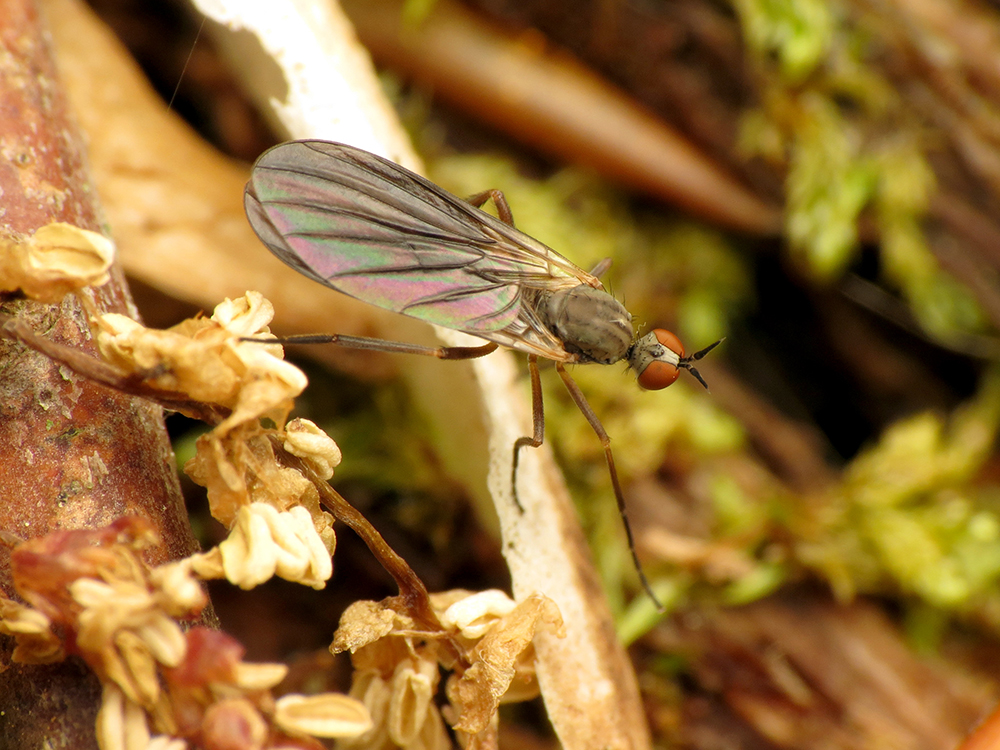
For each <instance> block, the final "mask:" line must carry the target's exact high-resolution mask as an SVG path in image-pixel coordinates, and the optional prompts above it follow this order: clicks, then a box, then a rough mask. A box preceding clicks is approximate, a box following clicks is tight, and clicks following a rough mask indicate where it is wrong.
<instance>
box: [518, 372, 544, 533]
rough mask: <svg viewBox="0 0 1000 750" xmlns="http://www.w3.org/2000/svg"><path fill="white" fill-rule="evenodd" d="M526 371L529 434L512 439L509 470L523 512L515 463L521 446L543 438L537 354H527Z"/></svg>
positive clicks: (538, 444)
mask: <svg viewBox="0 0 1000 750" xmlns="http://www.w3.org/2000/svg"><path fill="white" fill-rule="evenodd" d="M528 373H529V374H530V376H531V436H530V437H528V436H525V437H521V438H518V439H517V440H515V441H514V461H513V464H512V467H511V470H510V486H511V491H512V493H513V495H514V503H515V504H516V505H517V509H518V510H519V511H521V512H522V513H523V512H524V506H523V505H521V500H520V499H519V498H518V496H517V464H518V461H519V459H520V457H521V448H525V447H528V446H530V447H532V448H537V447H538V446H540V445H541V444H542V441H543V440H544V439H545V410H544V407H543V406H542V379H541V376H539V374H538V356H537V355H535V354H529V355H528Z"/></svg>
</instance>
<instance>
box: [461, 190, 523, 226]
mask: <svg viewBox="0 0 1000 750" xmlns="http://www.w3.org/2000/svg"><path fill="white" fill-rule="evenodd" d="M491 199H492V201H493V205H494V206H496V207H497V217H498V218H499V219H500V221H502V222H503V223H504V224H508V225H510V226H514V212H513V211H511V210H510V204H509V203H508V202H507V198H506V197H504V194H503V191H502V190H497V189H496V188H494V189H493V190H484V191H483V192H481V193H476V194H475V195H471V196H469V197H468V198H466V200H467V201H468V202H469V203H471V204H472V205H473V206H475V207H476V208H482V207H483V204H484V203H486V201H488V200H491Z"/></svg>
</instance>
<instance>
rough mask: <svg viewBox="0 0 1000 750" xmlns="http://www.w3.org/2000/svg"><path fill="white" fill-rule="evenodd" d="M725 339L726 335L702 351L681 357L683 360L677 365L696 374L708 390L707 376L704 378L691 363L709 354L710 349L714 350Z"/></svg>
mask: <svg viewBox="0 0 1000 750" xmlns="http://www.w3.org/2000/svg"><path fill="white" fill-rule="evenodd" d="M725 340H726V337H725V336H723V337H722V338H721V339H719V340H718V341H716V342H715V343H714V344H709V345H708V346H706V347H705V348H704V349H701V350H700V351H697V352H695V353H694V354H692V355H691V356H690V357H681V361H680V362H678V363H677V366H678V367H681V368H683V369H685V370H687V371H688V372H689V373H691V374H692V375H694V376H695V378H696V379H697V381H698V382H699V383H701V384H702V385H703V386H704V387H705V390H706V391H707V390H708V383H706V382H705V378H703V377H702V376H701V373H700V372H698V370H697V368H696V367H695V366H694V365H693V364H691V363H692V362H697V361H698V360H699V359H701V358H702V357H704V356H705V355H706V354H708V353H709V352H710V351H712V350H713V349H714V348H715V347H717V346H718V345H719V344H721V343H722V342H723V341H725Z"/></svg>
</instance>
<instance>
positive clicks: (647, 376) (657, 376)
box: [638, 328, 684, 391]
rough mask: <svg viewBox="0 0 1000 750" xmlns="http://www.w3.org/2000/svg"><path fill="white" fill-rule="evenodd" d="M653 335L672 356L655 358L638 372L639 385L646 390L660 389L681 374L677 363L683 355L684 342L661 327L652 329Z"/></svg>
mask: <svg viewBox="0 0 1000 750" xmlns="http://www.w3.org/2000/svg"><path fill="white" fill-rule="evenodd" d="M653 335H654V336H656V340H657V341H659V342H660V344H662V345H663V346H664V347H666V348H667V349H668V350H669V351H670V352H672V353H673V355H674V356H671V355H670V354H667V355H666V356H665V357H663V358H656V359H654V360H653V361H652V362H650V363H649V364H648V365H647V366H646V369H644V370H643V371H642V372H640V373H639V377H638V381H639V387H640V388H645V389H646V390H647V391H658V390H661V389H663V388H666V387H667V386H668V385H670V384H671V383H673V382H674V381H675V380H677V378H678V377H679V376H680V374H681V371H680V368H679V367H678V365H679V363H680V360H681V359H682V358H683V357H684V344H682V343H681V340H680V339H679V338H677V335H676V334H675V333H672V332H671V331H667V330H665V329H663V328H657V329H655V330H654V331H653ZM670 360H674V361H670Z"/></svg>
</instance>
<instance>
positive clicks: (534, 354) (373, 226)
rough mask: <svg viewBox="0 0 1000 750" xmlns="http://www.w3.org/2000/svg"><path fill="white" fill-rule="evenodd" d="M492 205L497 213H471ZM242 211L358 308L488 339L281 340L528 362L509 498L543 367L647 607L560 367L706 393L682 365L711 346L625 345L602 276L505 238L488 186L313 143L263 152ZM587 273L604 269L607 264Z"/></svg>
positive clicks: (504, 220) (623, 327)
mask: <svg viewBox="0 0 1000 750" xmlns="http://www.w3.org/2000/svg"><path fill="white" fill-rule="evenodd" d="M491 199H492V200H493V203H494V205H495V206H496V209H497V213H498V215H499V218H494V217H493V216H491V215H490V214H488V213H486V212H484V211H482V210H480V208H479V207H480V206H482V205H484V204H485V203H486V202H487V201H488V200H491ZM244 206H245V208H246V213H247V217H248V218H249V220H250V226H252V227H253V230H254V232H256V233H257V236H258V237H259V238H260V239H261V241H262V242H263V243H264V244H265V245H267V247H268V249H269V250H270V251H271V252H272V253H274V254H275V255H276V256H277V257H278V258H279V259H280V260H282V261H283V262H285V263H287V264H288V265H289V266H291V267H292V268H294V269H295V270H296V271H298V272H300V273H302V274H304V275H305V276H308V277H309V278H311V279H313V280H315V281H318V282H319V283H320V284H323V285H325V286H328V287H330V288H332V289H336V290H337V291H338V292H342V293H343V294H347V295H349V296H351V297H355V298H357V299H360V300H362V301H364V302H368V303H371V304H373V305H377V306H379V307H383V308H385V309H387V310H392V311H394V312H398V313H402V314H404V315H409V316H410V317H413V318H418V319H420V320H423V321H426V322H428V323H434V324H435V325H439V326H444V327H445V328H452V329H455V330H458V331H464V332H465V333H468V334H472V335H473V336H478V337H479V338H481V339H485V340H486V341H487V342H489V343H487V344H485V345H483V346H476V347H439V348H433V347H424V346H418V345H414V344H406V343H402V342H393V341H383V340H381V339H371V338H362V337H357V336H341V335H337V334H329V335H317V336H311V335H310V336H294V337H290V338H287V339H282V340H281V341H284V342H287V343H333V344H338V345H340V346H346V347H351V348H360V349H374V350H379V351H388V352H401V353H410V354H424V355H429V356H434V357H439V358H441V359H471V358H474V357H481V356H484V355H486V354H489V353H490V352H492V351H494V350H495V349H496V348H497V347H498V346H503V347H506V348H508V349H514V350H516V351H519V352H524V353H525V354H527V355H528V367H529V372H530V376H531V389H532V407H533V408H532V416H533V420H532V421H533V431H532V432H533V434H532V435H531V436H526V437H522V438H519V439H518V440H517V441H516V442H515V444H514V456H513V462H512V470H511V483H512V486H513V494H514V498H515V500H516V498H517V465H518V457H519V456H520V452H521V449H522V448H524V447H526V446H532V447H538V446H539V445H541V444H542V439H543V434H544V418H543V410H542V391H541V381H540V378H539V373H538V359H539V358H542V359H548V360H552V361H553V362H554V363H555V368H556V371H557V372H558V373H559V375H560V377H561V378H562V379H563V382H564V383H565V384H566V387H567V388H568V389H569V392H570V395H571V396H572V398H573V400H574V401H575V402H576V405H577V406H578V407H579V408H580V410H581V411H582V412H583V414H584V416H585V417H586V418H587V421H588V422H589V423H590V425H591V427H592V428H593V429H594V431H595V432H596V433H597V436H598V438H599V439H600V441H601V443H602V445H603V446H604V455H605V458H606V460H607V464H608V469H609V471H610V474H611V482H612V485H613V488H614V493H615V498H616V499H617V501H618V508H619V511H620V512H621V516H622V521H623V523H624V525H625V531H626V535H627V537H628V543H629V549H630V551H631V554H632V558H633V560H634V561H635V565H636V569H637V570H638V572H639V577H640V579H641V581H642V585H643V587H644V588H645V589H646V591H647V593H648V594H649V595H650V597H651V598H652V599H653V601H654V602H657V599H656V596H655V595H654V594H653V592H652V589H651V587H650V585H649V581H648V580H647V579H646V576H645V574H644V573H643V571H642V567H641V566H640V564H639V560H638V556H637V554H636V549H635V540H634V538H633V536H632V530H631V528H630V527H629V523H628V518H627V516H626V513H625V499H624V496H623V494H622V490H621V486H620V484H619V482H618V474H617V471H616V470H615V462H614V457H613V456H612V453H611V443H610V439H609V438H608V435H607V433H606V432H605V431H604V428H603V427H602V426H601V423H600V421H599V420H598V418H597V416H596V414H595V413H594V411H593V409H592V408H591V407H590V405H589V404H588V403H587V400H586V398H585V397H584V395H583V393H582V391H581V390H580V389H579V387H578V386H577V385H576V383H575V382H574V381H573V380H572V379H571V378H570V376H569V374H568V373H567V372H566V369H565V365H567V364H603V365H610V364H614V363H615V362H620V361H622V360H624V361H625V362H627V363H628V366H629V367H630V368H631V369H633V370H634V371H635V373H636V377H637V380H638V382H639V385H640V386H641V387H643V388H646V389H650V390H658V389H660V388H665V387H667V386H668V385H670V384H671V383H673V382H674V381H675V380H676V379H677V377H678V375H679V373H680V371H681V370H682V369H684V370H688V371H689V372H690V373H691V374H692V375H694V377H695V378H697V379H698V381H699V382H700V383H701V384H702V385H705V381H704V379H703V378H702V377H701V375H700V374H699V373H698V371H697V370H696V369H695V367H694V365H693V363H694V362H696V361H697V360H699V359H701V358H702V357H703V356H704V355H705V354H706V353H708V352H709V351H710V350H712V349H713V348H714V347H715V346H717V345H718V344H719V342H718V341H717V342H715V343H714V344H712V345H711V346H709V347H706V348H705V349H702V350H701V351H699V352H696V353H695V354H692V355H690V356H685V354H684V347H683V346H682V345H681V342H680V340H679V339H678V338H677V336H675V335H674V334H673V333H671V332H669V331H666V330H663V329H656V330H654V331H651V332H650V333H647V334H646V335H644V336H641V337H637V336H636V334H635V333H634V331H633V328H632V316H631V315H630V314H629V312H628V311H627V310H626V309H625V308H624V306H623V305H622V304H621V303H620V302H618V300H616V299H615V298H614V297H612V296H611V295H610V294H609V293H608V292H606V291H605V290H604V286H603V285H602V284H601V281H600V279H599V278H598V275H599V274H600V272H601V271H600V270H598V269H595V272H594V273H587V272H586V271H584V270H582V269H580V268H578V267H577V266H576V265H574V264H573V263H571V262H570V261H568V260H567V259H566V258H564V257H563V256H561V255H559V254H558V253H557V252H555V251H554V250H552V249H550V248H548V247H546V246H545V245H544V244H542V243H541V242H539V241H538V240H536V239H534V238H532V237H529V236H528V235H526V234H524V233H522V232H519V231H518V230H517V229H515V228H514V222H513V218H512V215H511V211H510V207H509V206H508V205H507V201H506V199H505V198H504V197H503V193H501V192H500V191H499V190H488V191H486V192H483V193H480V194H478V195H475V196H472V197H471V198H469V199H468V200H464V201H463V200H462V199H460V198H457V197H455V196H453V195H451V194H450V193H448V192H446V191H444V190H443V189H441V188H439V187H438V186H437V185H434V184H433V183H431V182H429V181H428V180H425V179H424V178H423V177H420V176H419V175H416V174H414V173H413V172H410V171H409V170H407V169H404V168H403V167H400V166H399V165H397V164H394V163H393V162H391V161H388V160H386V159H383V158H382V157H379V156H376V155H375V154H371V153H368V152H367V151H362V150H361V149H357V148H354V147H352V146H346V145H344V144H340V143H331V142H328V141H317V140H310V141H291V142H288V143H282V144H280V145H278V146H275V147H274V148H272V149H270V150H269V151H266V152H265V153H264V154H262V155H261V157H260V158H259V159H257V162H256V164H254V167H253V172H252V173H251V176H250V181H249V182H248V183H247V186H246V191H245V193H244ZM600 268H603V269H604V270H606V268H607V264H606V263H602V264H601V265H600V266H599V269H600ZM705 387H706V388H707V387H708V386H707V385H705ZM657 605H659V602H657Z"/></svg>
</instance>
